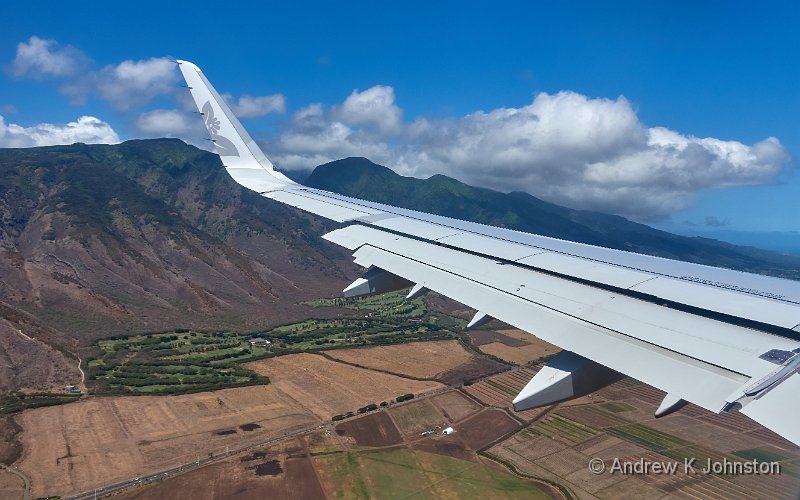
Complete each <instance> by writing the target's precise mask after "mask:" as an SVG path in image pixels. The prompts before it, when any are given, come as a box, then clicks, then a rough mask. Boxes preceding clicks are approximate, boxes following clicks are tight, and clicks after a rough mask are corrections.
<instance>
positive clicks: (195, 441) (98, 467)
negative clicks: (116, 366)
mask: <svg viewBox="0 0 800 500" xmlns="http://www.w3.org/2000/svg"><path fill="white" fill-rule="evenodd" d="M17 421H18V422H19V424H20V425H21V427H22V428H23V429H24V431H23V432H22V433H21V434H20V436H19V437H20V439H21V441H22V444H23V450H24V451H23V454H22V458H21V459H20V460H19V461H18V462H17V464H16V465H17V466H18V467H19V468H20V469H21V470H22V471H24V472H25V473H26V474H27V475H28V476H29V477H30V478H31V480H32V482H33V495H34V496H35V497H40V496H47V495H53V494H59V495H67V494H72V493H77V492H79V491H85V490H87V489H91V488H94V487H97V486H102V485H104V484H108V483H111V482H115V481H120V480H127V479H131V478H134V477H136V476H138V475H141V474H144V473H147V472H150V471H156V470H161V469H166V468H169V467H173V466H178V465H181V464H185V463H189V462H192V461H194V460H195V459H196V458H197V457H198V456H202V457H204V458H205V457H207V456H208V455H209V454H210V453H217V454H218V453H221V452H224V451H225V449H226V447H228V446H230V447H236V446H243V445H246V444H250V443H256V442H260V441H264V440H266V439H268V438H270V437H274V436H279V435H281V434H283V433H286V432H290V431H292V430H296V429H298V428H302V427H306V426H312V425H315V424H317V423H319V421H320V420H319V419H317V418H315V417H314V415H312V414H309V413H308V412H307V411H306V410H305V408H304V407H303V406H301V405H300V404H298V402H297V401H295V400H294V398H292V397H291V396H290V395H287V394H284V393H282V392H281V391H280V390H279V389H278V388H276V387H274V386H271V385H266V386H254V387H244V388H236V389H225V390H221V391H215V392H204V393H198V394H186V395H180V396H172V397H156V396H138V397H132V396H113V397H104V398H89V399H83V400H81V401H78V402H76V403H72V404H69V405H61V406H51V407H47V408H38V409H35V410H29V411H25V412H23V413H22V414H21V415H19V416H18V417H17Z"/></svg>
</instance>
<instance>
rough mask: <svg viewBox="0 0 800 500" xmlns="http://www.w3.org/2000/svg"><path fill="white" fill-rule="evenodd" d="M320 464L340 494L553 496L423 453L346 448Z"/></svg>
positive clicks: (508, 477)
mask: <svg viewBox="0 0 800 500" xmlns="http://www.w3.org/2000/svg"><path fill="white" fill-rule="evenodd" d="M315 462H316V464H317V466H318V467H319V468H320V469H322V470H323V471H325V473H324V475H325V476H329V477H330V479H331V480H332V481H331V482H332V483H333V484H334V485H335V487H336V491H335V497H336V498H386V499H392V498H528V499H530V498H533V499H536V498H542V499H545V498H550V497H549V496H547V495H546V494H544V493H543V492H542V491H541V490H539V489H538V488H536V487H535V486H533V485H532V484H530V483H528V482H526V481H524V480H522V479H519V478H517V477H515V476H512V475H511V474H509V473H507V472H502V471H498V470H496V469H493V468H491V467H487V466H486V465H483V464H482V463H476V462H470V461H467V460H461V459H458V458H453V457H448V456H445V455H438V454H434V453H428V452H423V451H416V450H408V449H401V450H392V451H379V452H366V453H359V452H344V453H338V454H332V455H326V456H324V457H315Z"/></svg>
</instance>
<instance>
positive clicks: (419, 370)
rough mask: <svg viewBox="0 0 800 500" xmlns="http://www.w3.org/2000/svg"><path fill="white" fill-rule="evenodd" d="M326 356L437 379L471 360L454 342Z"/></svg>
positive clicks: (380, 348) (367, 349) (417, 344)
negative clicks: (443, 373)
mask: <svg viewBox="0 0 800 500" xmlns="http://www.w3.org/2000/svg"><path fill="white" fill-rule="evenodd" d="M326 354H328V355H329V356H331V357H332V358H336V359H341V360H342V361H347V362H348V363H355V364H357V365H360V366H365V367H367V368H373V369H377V370H385V371H390V372H392V373H399V374H401V375H408V376H410V377H416V378H437V377H436V376H437V375H438V374H440V373H442V372H446V371H448V370H452V369H454V368H458V367H459V366H461V365H463V364H465V363H469V362H470V361H471V360H472V358H473V357H474V355H472V354H470V353H469V352H467V351H465V350H464V348H463V347H461V344H459V343H458V341H456V340H440V341H433V342H410V343H408V344H397V345H388V346H378V347H369V348H364V349H337V350H335V351H327V352H326Z"/></svg>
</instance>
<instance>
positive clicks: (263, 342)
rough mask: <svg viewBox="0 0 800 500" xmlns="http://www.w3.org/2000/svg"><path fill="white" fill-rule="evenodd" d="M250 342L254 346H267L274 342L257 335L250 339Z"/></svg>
mask: <svg viewBox="0 0 800 500" xmlns="http://www.w3.org/2000/svg"><path fill="white" fill-rule="evenodd" d="M249 343H250V345H251V346H253V347H266V346H268V345H270V344H271V343H272V342H270V341H269V340H267V339H262V338H261V337H256V338H254V339H250V340H249Z"/></svg>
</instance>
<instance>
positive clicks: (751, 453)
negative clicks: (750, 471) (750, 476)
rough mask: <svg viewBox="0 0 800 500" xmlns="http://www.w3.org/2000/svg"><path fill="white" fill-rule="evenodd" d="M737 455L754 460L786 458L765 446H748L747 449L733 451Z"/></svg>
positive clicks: (764, 460) (774, 460)
mask: <svg viewBox="0 0 800 500" xmlns="http://www.w3.org/2000/svg"><path fill="white" fill-rule="evenodd" d="M733 454H734V455H736V456H737V457H741V458H744V459H745V460H755V461H757V462H779V461H781V460H786V457H784V456H783V455H779V454H777V453H775V452H773V451H770V450H767V449H765V448H750V449H747V450H739V451H736V452H734V453H733Z"/></svg>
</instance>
